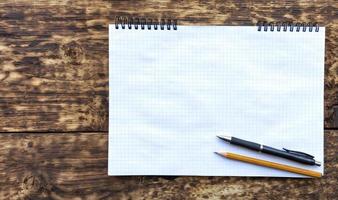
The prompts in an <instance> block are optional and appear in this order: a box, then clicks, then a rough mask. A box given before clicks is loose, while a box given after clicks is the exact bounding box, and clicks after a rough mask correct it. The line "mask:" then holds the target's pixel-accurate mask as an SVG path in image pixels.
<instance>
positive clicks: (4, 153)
mask: <svg viewBox="0 0 338 200" xmlns="http://www.w3.org/2000/svg"><path fill="white" fill-rule="evenodd" d="M277 2H279V3H273V2H263V1H243V2H238V1H235V0H233V1H226V2H222V1H219V0H211V1H203V0H200V1H196V0H195V1H187V2H185V1H181V0H171V1H170V0H161V1H155V0H145V1H139V2H136V1H107V0H72V1H71V0H54V1H52V0H15V1H12V0H8V1H7V0H2V1H1V2H0V66H1V67H0V132H1V133H0V144H1V145H0V199H34V200H35V199H179V200H180V199H299V198H302V199H334V198H337V190H338V187H337V184H338V181H337V178H338V174H337V170H338V162H337V159H338V131H337V130H336V129H337V127H338V106H337V105H338V56H337V53H338V34H337V32H338V14H337V13H338V3H337V1H334V0H327V1H326V0H319V1H315V2H313V1H305V0H303V1H299V2H297V3H294V2H293V1H277ZM116 15H127V16H129V15H133V16H146V17H152V18H161V17H170V18H176V19H178V20H179V24H181V25H254V24H256V22H257V21H258V20H265V21H302V22H312V21H317V22H319V23H320V25H325V26H326V28H327V29H326V52H325V55H326V61H325V73H326V74H325V97H324V98H325V105H324V110H325V120H324V124H325V128H326V130H325V176H324V177H323V178H321V179H288V178H234V177H232V178H230V177H143V176H142V177H108V176H107V146H108V142H107V136H108V135H107V130H108V29H107V27H108V24H109V23H113V22H114V19H115V16H116ZM243 123H245V122H243Z"/></svg>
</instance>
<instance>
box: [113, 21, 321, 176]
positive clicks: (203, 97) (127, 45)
mask: <svg viewBox="0 0 338 200" xmlns="http://www.w3.org/2000/svg"><path fill="white" fill-rule="evenodd" d="M324 38H325V29H324V28H320V30H319V32H295V31H294V32H290V31H289V30H288V31H287V32H283V31H281V32H277V31H274V32H270V31H268V32H264V31H261V32H259V31H257V27H238V26H237V27H227V26H178V30H176V31H174V30H170V31H169V30H140V29H138V30H135V29H132V30H129V29H125V30H123V29H121V28H120V29H115V26H114V25H110V27H109V160H108V161H109V166H108V174H109V175H199V176H278V177H302V176H300V175H297V174H292V173H289V172H284V171H279V170H276V169H269V168H265V167H261V166H256V165H252V164H247V163H243V162H239V161H235V160H230V159H227V158H222V157H220V156H218V155H216V154H214V152H215V151H228V152H233V153H238V154H242V155H246V156H251V157H255V158H259V159H265V160H269V161H273V162H279V163H283V164H287V165H292V166H296V167H301V168H305V169H310V170H314V171H318V172H323V165H322V166H321V167H318V166H309V165H303V164H299V163H296V162H293V161H290V160H286V159H283V158H278V157H274V156H271V155H266V154H263V153H258V152H255V151H251V150H247V149H244V148H242V147H238V146H235V145H231V144H228V143H225V142H223V141H221V140H220V139H218V138H217V137H216V135H231V136H234V137H238V138H241V139H245V140H249V141H253V142H257V143H261V144H265V145H268V146H272V147H275V148H283V147H284V148H287V149H292V150H297V151H303V152H306V153H308V154H311V155H314V156H315V158H316V160H318V161H320V162H322V163H323V158H324V153H323V137H324V135H323V98H324V94H323V91H324Z"/></svg>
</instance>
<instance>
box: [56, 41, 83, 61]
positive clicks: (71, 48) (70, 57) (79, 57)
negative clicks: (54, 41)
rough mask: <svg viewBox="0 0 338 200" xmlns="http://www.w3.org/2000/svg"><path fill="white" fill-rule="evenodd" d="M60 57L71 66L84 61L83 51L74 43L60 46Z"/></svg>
mask: <svg viewBox="0 0 338 200" xmlns="http://www.w3.org/2000/svg"><path fill="white" fill-rule="evenodd" d="M61 56H62V57H63V58H64V60H65V61H66V62H68V63H71V64H81V63H82V62H83V60H84V59H85V58H84V50H83V48H82V46H81V45H80V44H79V43H78V42H76V41H71V42H68V43H66V44H63V45H61Z"/></svg>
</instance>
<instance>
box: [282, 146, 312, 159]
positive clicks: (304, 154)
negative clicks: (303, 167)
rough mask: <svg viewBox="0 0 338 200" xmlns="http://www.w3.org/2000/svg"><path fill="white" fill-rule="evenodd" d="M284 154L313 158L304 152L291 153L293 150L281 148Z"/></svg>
mask: <svg viewBox="0 0 338 200" xmlns="http://www.w3.org/2000/svg"><path fill="white" fill-rule="evenodd" d="M283 149H284V150H285V151H286V152H288V153H291V154H294V155H297V156H302V157H306V158H310V159H313V158H314V156H312V155H310V154H307V153H304V152H300V151H293V150H289V149H286V148H283Z"/></svg>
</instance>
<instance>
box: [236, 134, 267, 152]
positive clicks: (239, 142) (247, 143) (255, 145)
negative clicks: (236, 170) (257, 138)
mask: <svg viewBox="0 0 338 200" xmlns="http://www.w3.org/2000/svg"><path fill="white" fill-rule="evenodd" d="M230 143H231V144H235V145H238V146H242V147H245V148H248V149H252V150H256V151H260V150H261V145H260V144H258V143H254V142H250V141H246V140H242V139H239V138H236V137H231V141H230Z"/></svg>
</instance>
